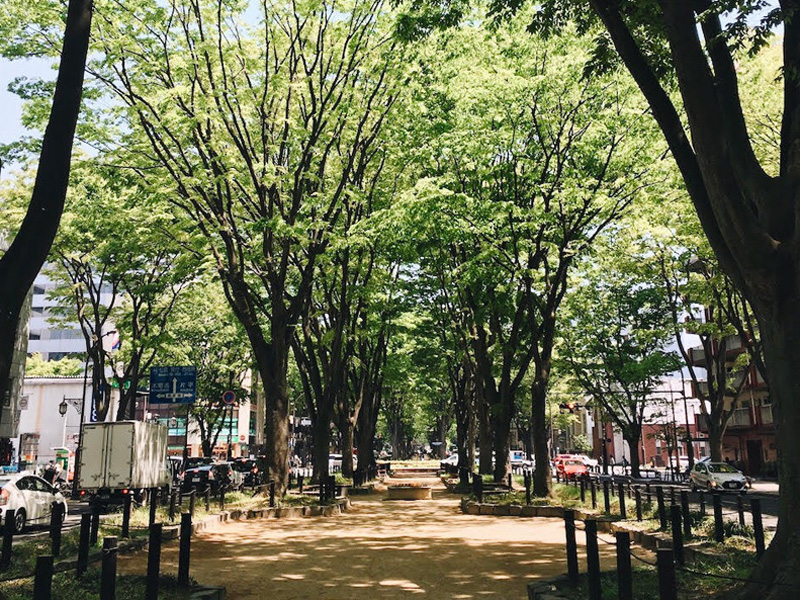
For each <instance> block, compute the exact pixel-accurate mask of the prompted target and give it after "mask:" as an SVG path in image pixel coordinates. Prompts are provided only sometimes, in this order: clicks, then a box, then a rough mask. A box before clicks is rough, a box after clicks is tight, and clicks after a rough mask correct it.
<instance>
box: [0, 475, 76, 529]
mask: <svg viewBox="0 0 800 600" xmlns="http://www.w3.org/2000/svg"><path fill="white" fill-rule="evenodd" d="M54 502H58V503H60V504H62V505H63V506H64V513H63V514H64V515H66V514H67V501H66V499H65V498H64V496H63V495H62V494H61V492H59V491H57V490H56V489H55V488H54V487H53V486H52V485H50V484H49V483H47V482H46V481H45V480H44V479H42V478H41V477H37V476H36V475H34V474H32V473H29V472H26V471H23V472H22V473H8V474H4V475H2V476H0V518H1V519H2V520H3V523H4V524H5V520H6V511H7V510H10V509H14V511H15V512H14V531H15V532H16V533H20V532H21V531H22V530H23V529H25V526H26V525H27V524H28V523H36V524H40V525H41V524H48V523H50V516H51V514H52V512H53V503H54Z"/></svg>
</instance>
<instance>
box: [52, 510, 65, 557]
mask: <svg viewBox="0 0 800 600" xmlns="http://www.w3.org/2000/svg"><path fill="white" fill-rule="evenodd" d="M63 514H64V505H63V504H61V503H60V502H53V504H52V505H51V507H50V539H51V540H52V542H53V546H52V552H51V553H52V555H53V556H58V555H59V554H61V524H62V522H63V518H62V515H63Z"/></svg>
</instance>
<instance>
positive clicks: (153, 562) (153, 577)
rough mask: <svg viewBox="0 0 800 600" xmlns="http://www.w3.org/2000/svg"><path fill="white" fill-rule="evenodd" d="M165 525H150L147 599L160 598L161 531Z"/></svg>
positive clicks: (156, 599) (154, 599) (155, 599)
mask: <svg viewBox="0 0 800 600" xmlns="http://www.w3.org/2000/svg"><path fill="white" fill-rule="evenodd" d="M163 528H164V526H163V525H162V524H161V523H156V524H155V525H152V526H151V527H150V541H149V543H148V546H147V583H146V589H145V600H158V583H159V578H160V577H161V533H162V530H163Z"/></svg>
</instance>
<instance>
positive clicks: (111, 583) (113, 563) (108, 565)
mask: <svg viewBox="0 0 800 600" xmlns="http://www.w3.org/2000/svg"><path fill="white" fill-rule="evenodd" d="M116 594H117V538H116V537H113V536H111V537H107V538H103V560H102V566H101V573H100V600H114V599H115V598H116Z"/></svg>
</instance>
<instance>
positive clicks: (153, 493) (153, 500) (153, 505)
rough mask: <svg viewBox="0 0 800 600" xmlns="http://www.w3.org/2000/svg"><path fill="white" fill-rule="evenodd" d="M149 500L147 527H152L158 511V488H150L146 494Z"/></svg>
mask: <svg viewBox="0 0 800 600" xmlns="http://www.w3.org/2000/svg"><path fill="white" fill-rule="evenodd" d="M147 497H148V498H149V499H150V520H149V521H148V525H149V526H150V527H152V526H153V525H155V523H156V510H158V488H151V489H150V490H149V492H148V494H147Z"/></svg>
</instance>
